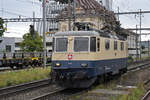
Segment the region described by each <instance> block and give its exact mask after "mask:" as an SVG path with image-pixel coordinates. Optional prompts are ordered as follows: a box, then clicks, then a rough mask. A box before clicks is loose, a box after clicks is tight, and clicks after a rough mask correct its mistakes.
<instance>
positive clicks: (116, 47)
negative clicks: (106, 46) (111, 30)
mask: <svg viewBox="0 0 150 100" xmlns="http://www.w3.org/2000/svg"><path fill="white" fill-rule="evenodd" d="M117 49H118V42H117V41H114V50H117Z"/></svg>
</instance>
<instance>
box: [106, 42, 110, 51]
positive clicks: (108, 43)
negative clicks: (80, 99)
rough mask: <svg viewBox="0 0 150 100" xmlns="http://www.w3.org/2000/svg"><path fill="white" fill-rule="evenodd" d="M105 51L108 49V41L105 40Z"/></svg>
mask: <svg viewBox="0 0 150 100" xmlns="http://www.w3.org/2000/svg"><path fill="white" fill-rule="evenodd" d="M105 49H106V50H109V49H110V40H105Z"/></svg>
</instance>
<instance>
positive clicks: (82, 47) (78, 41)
mask: <svg viewBox="0 0 150 100" xmlns="http://www.w3.org/2000/svg"><path fill="white" fill-rule="evenodd" d="M88 50H89V38H88V37H75V38H74V51H75V52H85V51H88Z"/></svg>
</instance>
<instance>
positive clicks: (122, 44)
mask: <svg viewBox="0 0 150 100" xmlns="http://www.w3.org/2000/svg"><path fill="white" fill-rule="evenodd" d="M120 49H121V51H123V50H124V43H123V42H121V43H120Z"/></svg>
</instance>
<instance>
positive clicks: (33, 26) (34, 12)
mask: <svg viewBox="0 0 150 100" xmlns="http://www.w3.org/2000/svg"><path fill="white" fill-rule="evenodd" d="M33 27H34V29H35V12H34V11H33Z"/></svg>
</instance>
